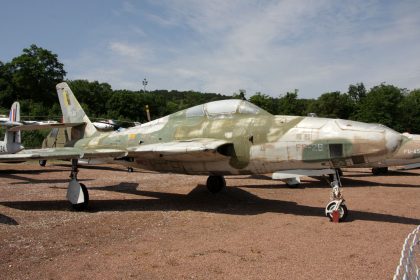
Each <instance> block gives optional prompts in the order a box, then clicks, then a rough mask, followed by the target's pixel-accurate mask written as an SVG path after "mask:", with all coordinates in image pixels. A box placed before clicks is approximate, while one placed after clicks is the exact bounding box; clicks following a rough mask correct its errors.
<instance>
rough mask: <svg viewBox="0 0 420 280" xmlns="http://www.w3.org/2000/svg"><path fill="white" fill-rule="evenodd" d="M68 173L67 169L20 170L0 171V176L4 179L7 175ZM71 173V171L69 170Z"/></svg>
mask: <svg viewBox="0 0 420 280" xmlns="http://www.w3.org/2000/svg"><path fill="white" fill-rule="evenodd" d="M63 171H67V169H46V168H45V169H35V170H18V169H2V170H0V176H1V177H4V176H7V175H13V174H27V175H34V174H44V173H53V172H63ZM69 172H70V169H69Z"/></svg>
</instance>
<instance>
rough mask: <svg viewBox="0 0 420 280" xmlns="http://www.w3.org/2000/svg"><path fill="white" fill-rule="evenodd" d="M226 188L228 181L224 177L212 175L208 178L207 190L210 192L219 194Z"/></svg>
mask: <svg viewBox="0 0 420 280" xmlns="http://www.w3.org/2000/svg"><path fill="white" fill-rule="evenodd" d="M224 188H226V181H225V178H223V176H219V175H210V176H209V177H208V178H207V189H208V190H209V192H211V193H218V192H220V191H221V190H223V189H224Z"/></svg>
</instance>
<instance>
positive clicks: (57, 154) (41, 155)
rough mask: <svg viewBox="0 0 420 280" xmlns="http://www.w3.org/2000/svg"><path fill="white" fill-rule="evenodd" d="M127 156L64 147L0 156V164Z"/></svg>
mask: <svg viewBox="0 0 420 280" xmlns="http://www.w3.org/2000/svg"><path fill="white" fill-rule="evenodd" d="M126 155H127V152H126V151H125V150H118V149H86V150H84V149H83V150H82V149H79V148H73V147H65V148H50V149H33V150H23V151H21V152H19V153H16V154H7V155H0V162H21V161H29V160H40V159H76V158H77V159H93V158H119V157H124V156H126Z"/></svg>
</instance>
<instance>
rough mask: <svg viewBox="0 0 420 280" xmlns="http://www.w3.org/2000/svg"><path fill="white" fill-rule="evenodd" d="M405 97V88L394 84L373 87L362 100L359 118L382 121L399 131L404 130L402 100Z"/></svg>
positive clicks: (361, 119)
mask: <svg viewBox="0 0 420 280" xmlns="http://www.w3.org/2000/svg"><path fill="white" fill-rule="evenodd" d="M403 98H404V90H402V89H400V88H397V87H395V86H393V85H386V84H381V85H379V86H375V87H373V88H372V89H371V90H370V91H369V92H368V93H367V95H366V97H365V98H363V100H362V101H361V102H360V109H359V112H358V114H357V119H358V120H360V121H363V122H368V123H380V124H383V125H386V126H389V127H391V128H393V129H395V130H397V131H400V130H403V129H404V128H403V127H402V126H401V123H400V122H399V119H400V117H401V112H400V110H399V108H400V102H401V101H402V100H403Z"/></svg>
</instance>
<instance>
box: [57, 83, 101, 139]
mask: <svg viewBox="0 0 420 280" xmlns="http://www.w3.org/2000/svg"><path fill="white" fill-rule="evenodd" d="M56 88H57V94H58V99H59V101H60V106H61V111H62V113H63V121H64V123H79V122H84V123H86V126H85V128H84V131H83V136H82V137H91V136H93V135H94V134H95V133H97V130H96V128H95V126H94V125H93V124H92V123H91V121H90V120H89V118H88V116H87V115H86V113H85V111H83V109H82V107H81V106H80V104H79V102H78V101H77V99H76V97H75V96H74V94H73V92H72V91H71V89H70V87H69V86H68V84H67V83H64V82H63V83H59V84H58V85H57V86H56Z"/></svg>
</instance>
